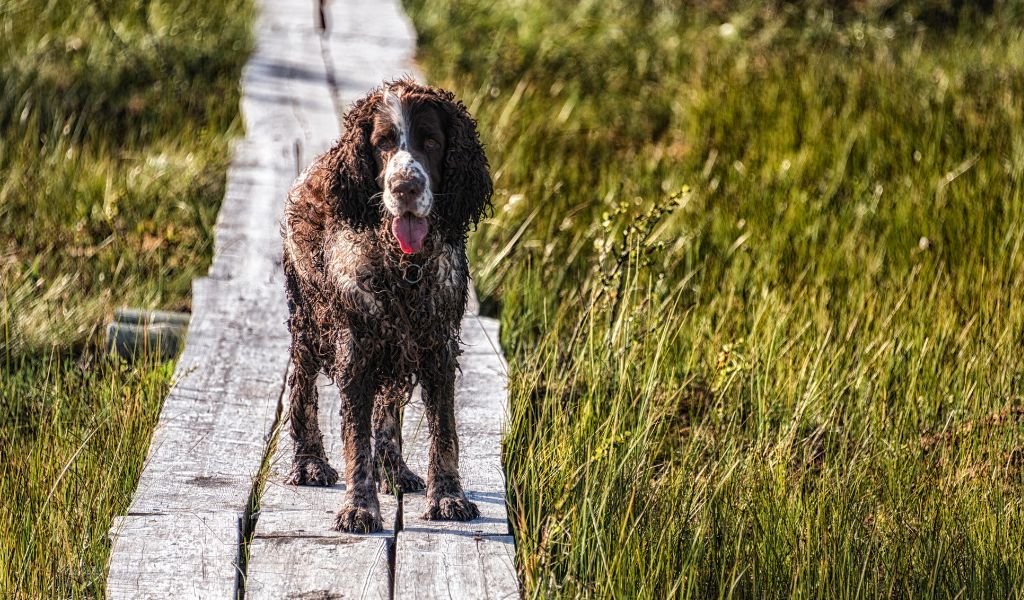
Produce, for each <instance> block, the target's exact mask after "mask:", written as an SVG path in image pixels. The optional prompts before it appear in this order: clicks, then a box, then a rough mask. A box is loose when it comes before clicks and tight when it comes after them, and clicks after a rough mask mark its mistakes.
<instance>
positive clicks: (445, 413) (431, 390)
mask: <svg viewBox="0 0 1024 600" xmlns="http://www.w3.org/2000/svg"><path fill="white" fill-rule="evenodd" d="M453 362H454V361H453ZM423 403H424V406H425V408H426V413H427V426H428V427H429V429H430V466H429V467H428V468H427V502H428V505H427V512H426V513H424V515H423V518H424V519H427V520H431V521H439V520H445V521H469V520H471V519H475V518H477V517H478V516H480V511H479V510H478V509H477V507H476V504H473V503H472V502H470V501H469V500H468V499H466V494H465V493H464V492H463V491H462V482H461V481H460V479H459V436H458V433H457V432H456V430H455V368H454V366H453V367H452V368H442V369H439V370H438V371H435V372H433V373H429V374H427V375H425V376H424V378H423Z"/></svg>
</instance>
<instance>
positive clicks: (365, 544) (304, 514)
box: [246, 378, 397, 598]
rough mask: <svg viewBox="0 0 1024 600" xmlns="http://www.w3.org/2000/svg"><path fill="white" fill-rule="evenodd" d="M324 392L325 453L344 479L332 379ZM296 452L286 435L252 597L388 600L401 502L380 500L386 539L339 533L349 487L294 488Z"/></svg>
mask: <svg viewBox="0 0 1024 600" xmlns="http://www.w3.org/2000/svg"><path fill="white" fill-rule="evenodd" d="M317 390H318V393H319V397H320V411H319V416H320V430H321V432H323V434H324V449H325V450H326V451H327V457H328V459H329V460H330V462H331V465H332V466H333V467H334V468H335V469H337V470H338V472H339V473H343V472H344V469H345V464H344V460H343V448H344V445H343V443H342V440H341V417H340V416H339V413H340V409H341V399H340V397H339V396H338V391H337V388H336V387H335V386H334V385H333V384H330V383H329V382H328V381H327V380H326V379H325V378H321V379H320V381H319V382H318V385H317ZM285 426H287V425H285ZM293 451H294V445H293V442H292V440H291V437H290V436H289V435H288V433H287V431H282V432H281V433H280V436H279V438H278V444H277V450H276V451H275V453H274V456H273V459H272V462H271V469H270V476H269V477H268V480H267V486H266V489H265V490H264V492H263V494H262V496H261V498H260V512H259V519H258V521H257V523H256V535H255V537H254V538H253V541H252V544H251V545H250V551H249V555H250V560H249V565H248V576H247V583H246V597H249V598H286V597H295V596H298V595H301V594H307V595H309V594H321V596H322V597H325V598H378V597H379V598H388V597H389V594H390V592H389V581H388V580H389V577H390V572H389V563H388V544H389V543H390V542H391V540H392V539H393V538H394V525H395V516H396V510H397V502H396V501H395V498H394V497H393V496H386V495H381V496H380V504H381V517H382V519H383V521H384V530H383V531H382V532H380V533H376V534H373V535H353V534H348V533H340V532H337V531H334V530H333V529H331V526H332V525H333V523H334V515H335V513H336V512H337V511H338V509H339V508H341V505H342V503H343V501H344V495H345V485H344V482H339V483H338V484H336V485H333V486H330V487H312V486H291V485H286V484H285V483H284V480H285V478H286V477H287V475H288V470H289V467H290V466H291V459H292V453H293ZM314 597H320V596H314Z"/></svg>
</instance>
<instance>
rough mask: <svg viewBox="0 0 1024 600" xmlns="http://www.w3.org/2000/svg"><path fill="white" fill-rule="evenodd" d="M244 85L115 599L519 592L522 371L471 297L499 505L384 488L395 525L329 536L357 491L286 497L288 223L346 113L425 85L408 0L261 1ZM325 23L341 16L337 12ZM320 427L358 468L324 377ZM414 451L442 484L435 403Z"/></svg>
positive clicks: (417, 409)
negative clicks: (433, 454)
mask: <svg viewBox="0 0 1024 600" xmlns="http://www.w3.org/2000/svg"><path fill="white" fill-rule="evenodd" d="M259 8H260V16H259V19H258V22H257V25H256V29H255V36H256V48H255V50H254V52H253V54H252V56H251V57H250V59H249V62H248V64H247V65H246V68H245V70H244V72H243V77H242V113H243V116H244V118H245V126H246V137H245V138H244V139H243V140H241V141H240V142H239V143H238V144H237V145H236V147H235V150H234V157H233V160H232V164H231V168H230V169H229V172H228V184H227V190H226V193H225V198H224V202H223V205H222V208H221V212H220V215H219V216H218V222H217V229H216V232H215V254H214V260H213V264H212V266H211V268H210V272H209V275H208V277H206V278H203V279H199V280H196V282H195V283H194V286H193V306H192V319H191V323H190V328H189V332H188V337H187V339H186V342H185V349H184V352H183V354H182V356H181V359H180V360H179V362H178V365H177V369H176V371H175V384H174V386H173V388H172V390H171V392H170V394H169V395H168V397H167V399H166V400H165V402H164V406H163V408H162V412H161V414H160V420H159V423H158V425H157V428H156V431H155V432H154V434H153V439H152V442H151V444H150V449H149V455H148V458H147V460H146V464H145V466H144V469H143V473H142V476H141V478H140V481H139V485H138V488H137V489H136V492H135V496H134V498H133V500H132V503H131V506H130V508H129V510H128V513H127V514H126V515H125V516H123V517H118V519H117V520H116V521H115V522H114V523H113V525H112V527H111V535H110V537H111V541H112V544H113V547H112V551H111V559H110V570H109V573H108V578H107V594H108V596H109V597H110V598H242V597H245V596H248V597H252V598H388V599H390V598H439V597H444V598H515V597H518V596H519V582H518V578H517V575H516V571H515V567H514V553H515V550H514V545H513V540H512V537H511V536H510V529H509V523H508V516H507V510H506V506H505V480H504V474H503V471H502V465H501V435H502V432H503V431H504V424H505V413H506V411H507V393H506V390H505V380H506V373H505V371H506V365H505V362H504V358H503V356H502V354H501V348H500V346H499V345H498V335H497V334H498V325H497V322H496V321H495V320H493V319H488V318H485V317H480V316H478V314H477V310H476V303H475V302H471V307H470V309H469V310H468V311H467V315H466V318H465V320H464V322H463V339H464V355H463V357H462V358H461V360H460V363H461V365H462V370H463V374H462V375H461V377H460V379H459V383H458V391H457V394H456V413H457V420H458V427H459V437H460V446H461V453H460V463H461V471H462V475H463V485H464V487H465V489H466V492H467V494H468V495H469V496H470V498H471V499H473V500H474V501H475V502H476V503H477V505H478V506H479V507H480V509H481V513H482V514H481V517H480V518H479V519H476V520H474V521H470V522H468V523H438V522H431V521H424V520H422V518H421V517H420V515H421V514H422V513H423V512H424V510H425V501H424V498H423V495H422V493H420V494H409V495H405V496H403V497H402V498H401V499H398V500H396V499H395V498H393V497H389V496H384V495H381V511H382V516H383V517H384V520H385V530H384V531H383V532H381V533H378V534H373V535H352V534H342V533H338V532H336V531H333V530H331V529H330V526H331V524H332V523H333V514H334V512H335V511H337V510H338V508H339V507H340V506H341V495H342V494H343V493H344V486H342V485H340V484H339V485H336V486H332V487H329V488H312V487H294V486H287V485H284V483H283V479H284V473H285V472H286V470H287V466H288V463H289V460H290V452H291V448H290V439H289V437H288V436H287V435H280V434H279V429H281V427H282V424H281V422H280V421H281V415H282V414H284V413H283V409H284V407H283V406H282V404H283V403H284V402H285V401H286V400H285V399H286V397H287V395H286V389H285V388H286V384H285V380H286V375H287V368H288V346H289V339H288V333H287V330H286V328H285V321H286V318H287V307H286V304H285V298H284V284H283V274H282V272H281V252H280V248H281V243H280V233H279V230H280V227H279V223H280V219H281V213H282V210H283V203H284V198H285V194H286V192H287V190H288V188H289V186H290V185H291V182H292V181H293V179H294V178H295V176H296V175H297V172H298V170H299V169H300V168H301V167H304V166H305V165H306V164H308V163H309V161H310V160H311V159H312V158H313V157H314V156H316V155H317V154H319V153H320V152H322V151H324V150H326V149H327V148H328V147H329V146H330V144H331V143H332V142H333V141H334V140H335V139H336V138H337V137H339V135H340V130H339V121H340V118H339V117H340V113H341V111H343V110H344V108H345V106H346V105H347V104H349V103H350V102H352V101H353V100H355V99H357V98H358V97H360V96H362V95H363V94H364V93H365V92H366V91H367V90H368V89H370V88H373V87H375V86H377V85H379V84H380V83H381V81H383V80H385V79H392V78H395V77H398V76H400V75H403V74H409V73H414V71H415V70H414V68H413V66H412V56H413V52H414V48H415V34H414V32H413V30H412V27H411V25H410V24H409V22H408V20H407V19H406V18H405V15H404V14H403V13H402V11H401V8H400V6H399V3H398V0H333V1H331V2H329V3H327V4H325V5H323V7H322V10H323V12H322V13H321V6H320V5H318V4H317V3H316V0H262V1H259ZM321 15H322V16H321ZM320 398H321V406H320V415H321V428H322V430H323V431H324V433H325V436H324V441H325V444H326V445H327V447H328V453H329V456H330V458H331V460H332V464H333V465H334V466H335V468H337V469H338V470H339V471H341V470H342V468H343V467H342V464H341V456H342V452H341V437H340V433H339V429H340V425H341V423H340V417H339V416H338V414H339V406H338V403H339V399H338V395H337V392H336V390H335V388H334V387H333V386H332V385H330V384H329V383H328V382H327V381H325V380H324V381H321V383H320ZM403 436H404V442H405V448H404V454H405V456H406V460H407V461H408V463H409V464H410V466H412V468H413V469H414V470H417V471H418V472H420V473H423V474H425V472H426V456H427V452H426V449H427V437H426V432H425V427H424V425H423V417H422V406H421V404H420V403H419V400H418V398H414V399H413V402H412V403H411V404H410V405H409V406H408V407H407V409H406V412H405V416H404V420H403Z"/></svg>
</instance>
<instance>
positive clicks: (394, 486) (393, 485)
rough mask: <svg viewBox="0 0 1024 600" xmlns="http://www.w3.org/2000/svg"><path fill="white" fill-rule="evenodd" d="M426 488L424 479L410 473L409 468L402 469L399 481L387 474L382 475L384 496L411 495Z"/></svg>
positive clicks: (381, 489)
mask: <svg viewBox="0 0 1024 600" xmlns="http://www.w3.org/2000/svg"><path fill="white" fill-rule="evenodd" d="M426 487H427V484H426V483H424V482H423V478H422V477H420V476H419V475H417V474H415V473H413V472H412V471H410V470H409V468H408V467H402V470H401V471H400V473H399V475H398V480H397V481H396V480H395V479H393V478H392V477H390V476H389V475H388V474H387V473H382V474H381V479H380V492H381V493H382V494H392V495H397V494H399V493H402V494H409V493H412V492H421V491H423V490H424V488H426Z"/></svg>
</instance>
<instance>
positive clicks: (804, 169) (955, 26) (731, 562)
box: [407, 0, 1024, 598]
mask: <svg viewBox="0 0 1024 600" xmlns="http://www.w3.org/2000/svg"><path fill="white" fill-rule="evenodd" d="M709 6H710V8H708V7H702V6H701V5H692V4H690V3H687V2H617V1H611V2H583V3H578V2H561V1H557V0H556V1H554V2H551V1H544V2H536V1H533V0H523V1H520V2H515V3H510V4H496V3H489V2H477V1H475V0H462V1H456V0H451V1H427V2H424V1H420V0H410V1H408V2H407V7H408V8H409V9H410V12H411V14H412V16H413V19H414V21H415V23H416V26H417V29H418V31H419V35H420V44H421V53H420V59H421V61H422V63H423V64H424V66H425V69H426V71H427V75H428V77H429V78H430V80H431V81H432V82H435V83H438V84H441V85H444V86H447V87H450V88H452V89H454V90H456V91H457V92H458V93H459V94H460V95H461V96H462V97H463V98H464V99H465V100H466V102H467V104H468V105H470V106H471V109H472V111H473V112H474V113H475V114H476V116H477V117H478V118H479V120H480V126H481V130H482V132H483V136H484V138H485V142H486V143H487V145H488V153H489V156H490V159H491V164H492V169H493V173H494V177H495V183H496V190H497V193H496V204H497V206H496V210H495V214H494V215H493V218H491V219H490V220H489V221H488V222H487V223H486V224H485V225H484V226H482V227H481V230H480V232H478V233H477V234H476V236H475V238H474V241H475V255H476V256H475V258H474V264H475V266H476V275H477V284H478V286H480V287H481V288H482V290H483V292H484V294H485V298H484V305H485V307H489V308H491V309H493V310H500V314H501V318H502V324H503V326H504V329H503V335H502V340H503V342H504V344H505V347H506V349H507V351H508V352H509V355H510V362H511V366H512V378H511V382H510V388H511V390H510V391H511V421H512V422H511V430H510V432H509V434H508V436H507V438H506V448H505V459H506V464H507V467H508V478H509V486H510V490H509V493H510V498H511V500H512V503H513V511H514V517H513V521H514V523H513V524H514V525H515V529H516V539H517V551H518V559H519V568H520V570H521V574H522V577H523V580H524V582H525V585H526V589H527V595H528V596H529V597H578V596H584V597H602V598H603V597H646V598H663V597H671V596H675V597H695V598H697V597H700V598H702V597H753V598H763V597H772V598H788V597H823V598H835V597H877V596H889V597H891V596H897V597H915V598H917V597H961V598H964V597H987V598H1006V597H1020V596H1021V588H1022V586H1024V583H1022V582H1024V554H1022V553H1021V552H1020V548H1022V547H1024V533H1022V531H1024V500H1022V491H1024V475H1022V467H1024V367H1022V366H1021V362H1020V352H1021V348H1022V347H1024V303H1022V302H1021V301H1020V300H1019V290H1020V289H1022V288H1021V286H1022V284H1024V196H1022V186H1021V183H1022V174H1024V127H1022V125H1024V123H1022V119H1024V37H1022V33H1021V31H1024V29H1022V28H1021V24H1022V23H1021V15H1020V12H1021V11H1020V10H1019V8H1018V7H1017V6H1016V5H1001V4H1000V5H997V6H996V7H995V9H994V12H993V13H992V14H989V15H984V14H982V15H976V14H969V13H965V14H962V15H960V18H956V16H957V15H956V14H955V13H953V12H949V11H946V12H943V9H942V7H941V5H939V4H936V3H931V4H930V3H923V2H922V3H909V4H905V5H896V8H895V9H892V10H885V6H881V5H875V4H873V3H865V4H863V5H860V8H859V9H857V10H842V9H838V8H835V7H834V6H831V5H828V4H819V3H810V4H807V5H805V6H804V7H803V8H796V7H792V6H774V5H768V6H761V7H753V8H751V7H746V5H743V4H739V3H737V4H732V3H714V4H712V5H709Z"/></svg>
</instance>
